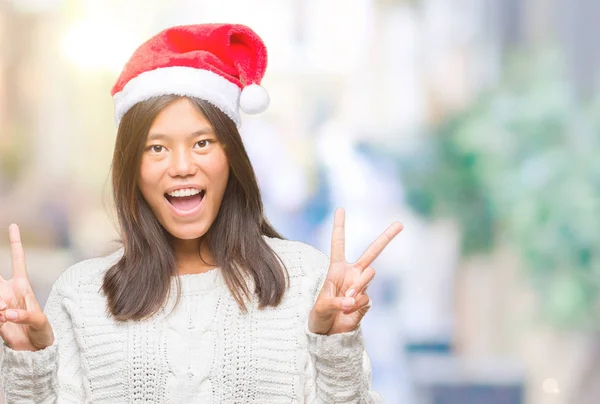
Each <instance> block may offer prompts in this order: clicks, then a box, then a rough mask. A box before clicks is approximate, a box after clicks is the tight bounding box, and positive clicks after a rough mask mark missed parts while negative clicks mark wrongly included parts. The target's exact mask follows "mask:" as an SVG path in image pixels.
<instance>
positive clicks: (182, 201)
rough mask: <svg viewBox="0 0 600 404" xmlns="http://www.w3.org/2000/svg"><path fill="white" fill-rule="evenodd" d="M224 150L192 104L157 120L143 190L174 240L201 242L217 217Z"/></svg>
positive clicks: (172, 107) (184, 102)
mask: <svg viewBox="0 0 600 404" xmlns="http://www.w3.org/2000/svg"><path fill="white" fill-rule="evenodd" d="M228 178H229V163H228V161H227V156H226V155H225V150H224V149H223V146H222V145H221V143H219V141H218V140H217V136H216V134H215V133H214V131H213V128H212V126H211V124H210V123H209V122H208V120H207V119H206V118H205V117H204V115H203V114H202V113H201V112H199V111H198V109H196V107H194V105H193V104H192V103H191V102H190V101H189V100H188V99H187V98H181V99H179V100H177V101H174V102H173V103H171V104H169V106H167V107H166V108H165V109H163V110H162V111H161V112H160V113H159V114H158V115H157V117H156V119H155V120H154V122H153V123H152V126H151V127H150V131H149V132H148V136H147V138H146V144H145V146H144V152H143V156H142V162H141V167H140V175H139V187H140V191H141V192H142V195H143V196H144V198H145V200H146V202H147V203H148V205H149V206H150V208H151V209H152V212H154V216H156V218H157V219H158V221H159V222H160V224H161V225H162V226H163V227H164V228H165V229H166V230H167V231H168V232H169V233H170V234H171V235H173V236H174V237H176V238H178V239H181V240H192V239H197V238H200V237H202V236H203V235H204V234H206V232H207V231H208V229H209V228H210V226H211V225H212V223H213V222H214V220H215V218H216V217H217V213H218V212H219V207H220V206H221V201H222V199H223V194H224V193H225V187H226V186H227V180H228Z"/></svg>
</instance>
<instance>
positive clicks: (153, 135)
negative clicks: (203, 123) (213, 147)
mask: <svg viewBox="0 0 600 404" xmlns="http://www.w3.org/2000/svg"><path fill="white" fill-rule="evenodd" d="M212 134H214V131H213V130H212V128H204V129H200V130H197V131H195V132H192V133H190V134H189V135H188V136H187V137H188V139H191V138H194V137H196V136H200V135H212ZM169 138H170V136H168V135H165V134H163V133H150V134H149V135H148V138H147V139H146V141H152V140H168V139H169Z"/></svg>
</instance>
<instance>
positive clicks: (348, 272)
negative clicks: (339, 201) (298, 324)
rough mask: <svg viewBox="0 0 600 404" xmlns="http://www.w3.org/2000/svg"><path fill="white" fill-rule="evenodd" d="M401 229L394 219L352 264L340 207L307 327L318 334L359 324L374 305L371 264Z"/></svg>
mask: <svg viewBox="0 0 600 404" xmlns="http://www.w3.org/2000/svg"><path fill="white" fill-rule="evenodd" d="M401 230H402V224H401V223H399V222H394V223H392V224H391V225H390V227H388V228H387V229H386V231H384V232H383V234H381V235H380V236H379V237H378V238H377V239H376V240H375V241H374V242H373V243H371V245H370V246H369V248H367V250H366V251H365V252H364V253H363V255H362V256H361V257H360V258H359V259H358V261H356V262H355V263H353V264H351V263H348V262H346V256H345V245H346V242H345V234H344V233H345V231H344V210H343V209H337V210H336V211H335V216H334V219H333V234H332V237H331V258H330V260H331V261H330V264H329V270H328V271H327V277H326V278H325V283H324V284H323V288H322V289H321V292H320V293H319V296H318V297H317V301H316V302H315V305H314V306H313V308H312V310H311V311H310V314H309V317H308V329H309V331H310V332H313V333H315V334H324V335H331V334H339V333H343V332H350V331H353V330H354V329H356V327H358V324H360V321H361V319H362V318H363V317H364V315H365V314H366V313H367V311H368V310H369V308H370V307H371V300H370V299H369V296H367V295H366V293H365V292H366V287H367V285H368V283H369V282H370V281H371V280H372V279H373V277H374V276H375V270H374V269H373V268H371V267H370V266H369V265H371V263H372V262H373V260H375V258H377V257H378V256H379V254H380V253H381V252H382V251H383V249H384V248H385V247H386V246H387V245H388V243H389V242H390V241H392V239H393V238H394V237H396V236H397V235H398V233H400V231H401Z"/></svg>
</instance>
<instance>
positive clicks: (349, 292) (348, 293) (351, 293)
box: [346, 289, 356, 297]
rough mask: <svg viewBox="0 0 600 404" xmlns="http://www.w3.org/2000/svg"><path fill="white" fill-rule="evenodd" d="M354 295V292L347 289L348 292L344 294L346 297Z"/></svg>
mask: <svg viewBox="0 0 600 404" xmlns="http://www.w3.org/2000/svg"><path fill="white" fill-rule="evenodd" d="M354 293H356V290H354V289H348V291H347V292H346V297H354Z"/></svg>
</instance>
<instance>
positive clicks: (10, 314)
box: [4, 309, 48, 331]
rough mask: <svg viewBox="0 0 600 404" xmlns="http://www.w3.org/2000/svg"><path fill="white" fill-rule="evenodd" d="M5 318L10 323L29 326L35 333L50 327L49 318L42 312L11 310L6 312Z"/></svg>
mask: <svg viewBox="0 0 600 404" xmlns="http://www.w3.org/2000/svg"><path fill="white" fill-rule="evenodd" d="M4 317H5V318H6V321H7V322H9V323H15V324H24V325H28V326H29V327H31V329H32V330H35V331H42V330H44V329H45V328H46V327H47V325H48V318H47V317H46V315H45V314H44V312H42V311H27V310H19V309H9V310H6V311H5V313H4Z"/></svg>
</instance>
